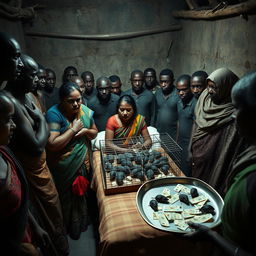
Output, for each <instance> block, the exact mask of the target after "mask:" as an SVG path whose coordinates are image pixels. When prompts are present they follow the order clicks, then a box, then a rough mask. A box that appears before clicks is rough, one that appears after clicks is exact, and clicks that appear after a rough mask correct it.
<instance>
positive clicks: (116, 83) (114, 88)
mask: <svg viewBox="0 0 256 256" xmlns="http://www.w3.org/2000/svg"><path fill="white" fill-rule="evenodd" d="M109 80H110V83H111V93H114V94H116V95H117V96H119V97H120V96H123V94H124V92H123V91H122V89H121V87H122V82H121V79H120V77H119V76H117V75H112V76H110V77H109Z"/></svg>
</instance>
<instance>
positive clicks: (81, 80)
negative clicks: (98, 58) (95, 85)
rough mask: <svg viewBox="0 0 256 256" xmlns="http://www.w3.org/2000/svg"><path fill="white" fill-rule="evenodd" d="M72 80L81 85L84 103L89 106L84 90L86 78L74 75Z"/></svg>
mask: <svg viewBox="0 0 256 256" xmlns="http://www.w3.org/2000/svg"><path fill="white" fill-rule="evenodd" d="M70 81H71V82H73V83H75V84H77V85H78V86H79V88H80V91H81V94H82V103H83V104H84V105H85V106H87V102H86V101H85V98H84V92H85V83H84V80H83V79H82V78H81V77H80V76H73V77H72V78H71V80H70Z"/></svg>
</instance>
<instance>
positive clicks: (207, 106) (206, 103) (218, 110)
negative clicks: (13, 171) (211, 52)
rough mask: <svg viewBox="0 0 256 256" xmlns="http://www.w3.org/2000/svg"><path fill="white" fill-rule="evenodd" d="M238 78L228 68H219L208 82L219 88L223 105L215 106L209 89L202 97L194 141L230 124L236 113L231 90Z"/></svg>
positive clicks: (196, 111) (197, 106) (198, 104)
mask: <svg viewBox="0 0 256 256" xmlns="http://www.w3.org/2000/svg"><path fill="white" fill-rule="evenodd" d="M238 79H239V78H238V77H237V76H236V75H235V74H234V73H233V72H232V71H231V70H229V69H227V68H219V69H217V70H215V71H214V72H212V73H211V74H210V75H209V77H208V78H207V80H211V81H213V82H214V83H215V84H216V85H217V86H218V88H219V99H220V100H221V102H225V103H223V104H215V103H214V102H213V101H212V99H211V96H210V94H209V92H208V90H207V89H205V90H204V91H203V92H202V94H201V95H200V97H199V99H198V102H197V105H196V108H195V116H196V124H197V126H198V127H197V129H196V131H195V134H194V135H193V141H195V140H198V139H200V138H201V137H203V136H205V135H206V134H207V133H209V132H211V131H213V130H215V129H217V128H219V127H222V126H223V125H225V124H227V123H229V122H230V121H231V120H232V119H233V117H232V114H233V112H234V111H235V108H234V106H233V104H232V103H231V90H232V87H233V86H234V84H235V83H236V82H237V81H238Z"/></svg>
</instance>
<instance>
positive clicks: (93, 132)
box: [75, 123, 98, 140]
mask: <svg viewBox="0 0 256 256" xmlns="http://www.w3.org/2000/svg"><path fill="white" fill-rule="evenodd" d="M97 134H98V129H97V127H96V125H95V123H93V124H92V125H91V127H90V128H83V129H81V130H80V131H79V132H78V133H77V134H75V138H80V137H82V136H86V137H87V138H88V139H89V140H93V139H95V138H96V136H97Z"/></svg>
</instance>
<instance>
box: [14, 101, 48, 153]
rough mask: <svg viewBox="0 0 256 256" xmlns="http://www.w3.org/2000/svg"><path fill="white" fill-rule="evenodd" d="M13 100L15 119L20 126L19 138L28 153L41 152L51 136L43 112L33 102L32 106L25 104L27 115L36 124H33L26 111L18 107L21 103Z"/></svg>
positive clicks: (18, 130)
mask: <svg viewBox="0 0 256 256" xmlns="http://www.w3.org/2000/svg"><path fill="white" fill-rule="evenodd" d="M13 102H14V103H15V114H14V121H15V123H16V125H17V127H18V129H17V131H16V132H17V139H18V140H19V142H20V144H22V145H23V146H24V147H25V148H26V151H27V152H28V153H30V154H32V155H39V154H41V153H42V152H43V151H44V149H45V145H46V143H47V139H48V137H49V129H48V125H47V123H46V121H45V118H44V116H43V114H42V113H41V112H40V110H39V109H38V108H37V107H36V106H35V105H34V104H32V108H30V107H28V106H25V107H26V110H27V115H29V116H30V118H31V119H33V121H34V126H32V124H31V122H30V120H29V119H28V117H27V116H26V115H25V114H24V111H23V110H22V109H21V108H19V107H18V106H19V104H18V103H17V102H16V100H13Z"/></svg>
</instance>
